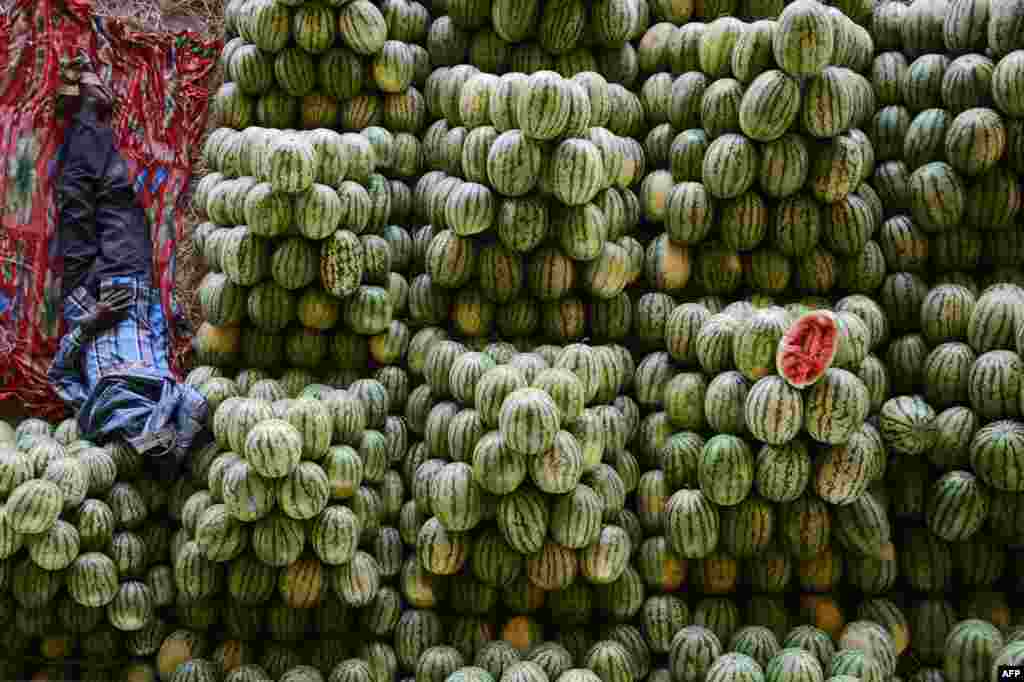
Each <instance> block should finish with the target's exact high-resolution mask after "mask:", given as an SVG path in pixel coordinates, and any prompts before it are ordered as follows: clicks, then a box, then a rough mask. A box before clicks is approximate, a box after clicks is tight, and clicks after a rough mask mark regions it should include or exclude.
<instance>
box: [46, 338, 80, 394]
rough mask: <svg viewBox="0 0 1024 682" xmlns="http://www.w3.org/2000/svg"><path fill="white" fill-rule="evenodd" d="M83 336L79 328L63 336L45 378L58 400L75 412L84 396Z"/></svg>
mask: <svg viewBox="0 0 1024 682" xmlns="http://www.w3.org/2000/svg"><path fill="white" fill-rule="evenodd" d="M83 342H84V335H83V332H82V328H81V327H75V328H74V329H73V330H71V331H70V332H69V333H67V334H65V335H64V338H63V339H61V341H60V348H59V349H58V350H57V355H56V356H55V357H54V359H53V364H52V365H50V371H49V372H48V373H47V378H48V379H49V380H50V384H51V385H52V386H53V390H54V391H56V392H57V395H58V396H60V399H61V400H63V401H64V402H65V403H67V405H68V407H71V408H73V409H75V410H77V409H78V408H80V407H81V406H82V404H83V403H85V399H86V398H87V397H88V396H87V395H86V389H85V382H84V380H83V377H82V369H81V364H82V363H81V360H82V343H83Z"/></svg>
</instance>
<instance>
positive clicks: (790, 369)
mask: <svg viewBox="0 0 1024 682" xmlns="http://www.w3.org/2000/svg"><path fill="white" fill-rule="evenodd" d="M838 345H839V327H838V326H837V325H836V318H835V317H834V316H833V315H832V313H829V312H827V311H824V310H815V311H812V312H809V313H807V314H805V315H802V316H801V317H800V318H799V319H798V320H797V321H796V322H794V323H793V324H792V325H791V326H790V327H789V329H788V330H787V331H786V333H785V334H784V335H783V337H782V339H781V340H780V341H779V349H778V351H777V352H776V353H775V368H776V369H777V370H778V372H779V374H780V375H782V377H783V378H784V379H785V380H786V381H787V382H789V384H790V385H791V386H794V387H796V388H805V387H807V386H810V385H811V384H813V383H814V382H815V381H817V380H818V379H820V378H821V376H822V375H823V374H824V373H825V370H827V369H828V368H829V366H831V364H832V360H833V359H834V358H835V356H836V348H837V347H838Z"/></svg>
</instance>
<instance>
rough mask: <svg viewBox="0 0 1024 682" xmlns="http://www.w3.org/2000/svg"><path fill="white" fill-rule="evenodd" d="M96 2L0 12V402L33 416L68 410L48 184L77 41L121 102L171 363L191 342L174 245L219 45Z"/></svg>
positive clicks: (42, 0) (65, 118)
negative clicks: (54, 368)
mask: <svg viewBox="0 0 1024 682" xmlns="http://www.w3.org/2000/svg"><path fill="white" fill-rule="evenodd" d="M91 7H92V4H91V0H17V3H16V6H15V8H14V11H12V12H10V13H6V14H2V15H0V400H4V399H8V398H11V399H16V400H18V401H20V402H22V403H23V404H24V405H25V407H26V408H27V409H28V410H29V411H31V412H32V413H33V414H36V415H40V416H58V415H60V414H61V413H62V412H63V409H64V408H63V404H62V403H61V401H60V400H59V399H58V398H57V396H56V394H55V393H54V392H53V390H52V388H51V387H50V385H49V383H48V381H47V378H46V372H47V370H48V369H49V366H50V363H51V361H52V359H53V355H54V353H55V352H56V350H57V346H58V344H59V342H60V337H61V334H62V332H63V331H64V323H63V320H62V319H61V311H62V309H63V305H62V301H61V300H60V292H61V272H62V267H63V266H62V263H61V262H60V248H59V244H58V243H57V239H56V235H57V224H56V220H57V209H56V202H55V197H54V189H55V187H56V180H57V174H58V173H59V171H60V163H61V155H62V143H63V139H64V132H65V130H66V129H67V127H68V124H69V123H70V112H63V111H61V110H60V107H59V106H58V98H57V89H58V87H59V86H60V60H61V58H62V57H66V58H70V57H73V56H74V55H75V54H76V53H77V51H78V50H79V49H83V48H84V49H85V50H86V51H87V52H89V54H90V55H91V56H92V58H93V63H94V64H96V65H97V68H98V69H99V71H100V76H101V77H102V78H104V79H105V80H106V81H107V82H108V83H110V84H111V88H112V90H113V92H114V97H115V99H116V100H117V104H118V106H117V110H116V114H115V117H114V120H113V122H112V126H113V129H114V134H115V137H116V140H117V145H118V148H119V150H120V151H121V154H122V155H123V156H124V157H125V158H126V159H127V160H128V163H129V165H130V166H131V172H132V175H133V176H134V177H135V190H136V194H137V196H138V198H139V200H140V203H141V204H142V206H143V207H144V208H145V210H146V214H147V217H148V218H149V223H150V226H151V228H152V231H153V245H154V249H153V255H154V272H155V273H156V274H155V277H156V279H157V281H156V284H158V285H159V287H160V290H161V297H162V304H163V306H164V309H165V311H166V312H167V318H168V320H169V321H171V322H172V323H171V325H170V327H171V341H172V345H173V347H174V349H175V353H174V356H175V357H174V366H175V369H176V370H180V369H181V366H182V360H183V356H184V353H185V352H186V349H187V347H188V343H187V338H186V337H187V333H186V330H185V329H184V328H183V320H182V318H181V316H180V314H179V310H178V306H177V303H176V302H175V300H174V266H175V263H174V246H175V242H176V241H177V239H178V238H179V237H180V236H181V235H182V234H183V231H184V229H185V209H186V207H187V196H186V195H187V194H188V187H189V182H190V180H191V175H192V157H193V154H194V152H195V151H196V150H197V148H198V145H199V144H200V140H201V138H202V135H203V131H204V129H205V126H206V119H207V108H208V105H207V102H208V96H209V91H208V85H207V81H208V77H209V75H210V72H211V71H212V69H213V66H214V64H215V61H216V57H217V55H218V54H219V50H220V43H219V41H211V42H206V41H203V40H201V39H200V38H199V37H197V36H196V35H195V34H192V33H182V34H178V35H167V34H153V33H138V32H135V31H132V30H131V29H129V28H128V27H127V26H125V25H124V24H123V23H121V22H119V21H115V20H109V19H106V20H104V19H100V18H97V17H94V16H93V15H92V12H91Z"/></svg>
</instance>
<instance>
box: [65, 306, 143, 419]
mask: <svg viewBox="0 0 1024 682" xmlns="http://www.w3.org/2000/svg"><path fill="white" fill-rule="evenodd" d="M75 294H78V295H80V296H81V297H82V298H83V299H84V301H85V305H84V306H81V307H82V308H83V309H84V310H85V313H84V314H83V315H81V316H78V317H77V319H76V320H74V322H73V324H74V328H73V329H72V330H71V331H70V332H68V333H67V334H65V336H64V338H63V339H61V342H60V348H59V349H58V350H57V355H56V357H54V359H53V364H52V365H50V371H49V372H48V373H47V378H48V379H49V380H50V383H51V384H52V385H53V388H54V390H55V391H56V392H57V395H58V396H60V398H61V400H63V401H64V402H65V403H67V404H68V405H69V406H70V407H72V408H74V409H78V408H80V407H81V406H82V404H83V403H85V400H86V399H87V398H88V393H87V391H86V385H85V381H84V377H83V376H82V367H81V359H82V345H83V344H84V343H86V342H87V341H88V340H89V339H91V338H92V337H93V336H95V335H96V334H98V333H101V332H103V331H104V330H106V329H109V328H110V327H111V326H113V325H114V324H116V323H117V322H118V320H120V319H122V318H123V317H124V316H125V315H126V314H127V313H128V309H129V307H130V306H131V304H132V294H131V292H130V291H127V290H123V289H122V290H117V289H115V290H112V291H107V292H104V296H103V298H102V299H100V301H99V303H93V304H92V305H89V304H88V301H90V300H91V297H89V296H88V294H86V293H85V292H83V291H76V292H75ZM72 298H73V299H74V298H75V297H74V295H73V297H72Z"/></svg>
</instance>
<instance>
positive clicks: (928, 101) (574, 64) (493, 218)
mask: <svg viewBox="0 0 1024 682" xmlns="http://www.w3.org/2000/svg"><path fill="white" fill-rule="evenodd" d="M225 19H226V25H227V28H228V36H227V37H228V40H227V43H226V45H225V48H224V52H223V57H222V64H223V66H224V70H225V74H226V78H225V83H224V85H223V86H222V87H221V88H220V90H219V91H218V93H217V96H216V100H215V110H216V115H217V116H218V121H219V124H220V126H221V127H220V128H218V129H217V130H215V131H214V132H213V133H212V134H211V135H210V136H209V138H208V141H207V142H206V145H205V147H204V149H203V156H204V160H205V162H206V166H207V167H208V168H209V173H208V174H207V175H206V176H205V177H204V178H202V179H201V181H200V182H199V184H198V186H197V188H196V191H195V193H194V196H193V201H194V204H195V207H196V209H197V210H198V211H199V212H200V213H201V214H202V215H203V217H204V222H202V224H200V225H199V226H197V227H196V229H195V232H194V233H193V235H192V239H193V241H194V242H195V244H196V245H197V247H198V248H199V249H200V250H201V252H202V254H203V256H204V259H205V261H206V264H207V265H208V266H209V273H208V274H207V275H206V277H205V278H204V279H203V281H202V284H201V285H200V287H199V290H198V292H197V296H198V299H199V303H200V306H201V309H202V311H203V316H204V318H205V322H204V324H203V325H202V327H201V328H200V329H199V330H198V332H197V335H196V338H195V343H194V348H195V351H196V353H195V354H196V359H197V365H198V366H197V367H196V369H194V370H193V371H192V372H191V373H190V374H189V375H188V377H187V381H188V382H189V383H190V384H192V385H194V386H195V387H196V388H197V389H198V390H199V391H200V392H201V393H202V394H203V395H204V396H205V397H206V398H207V400H208V401H209V403H210V407H211V410H210V414H211V418H210V424H209V426H210V428H211V430H212V432H213V434H214V436H215V442H214V443H212V444H211V445H210V446H209V447H207V448H206V449H204V450H202V451H200V452H196V453H194V454H193V457H192V459H191V462H190V466H189V473H188V476H186V477H185V478H183V480H181V481H179V482H178V483H177V484H176V485H175V486H174V487H173V489H171V490H166V489H161V488H159V487H158V486H155V485H153V484H152V482H149V481H148V480H147V479H146V478H145V477H141V476H140V475H139V471H140V468H139V466H138V462H136V461H134V460H133V459H132V458H131V456H130V455H129V454H127V453H125V452H123V451H122V449H120V448H116V447H108V448H105V449H104V448H96V447H93V446H92V445H91V444H86V443H82V442H80V441H77V440H76V436H75V435H74V433H73V431H74V427H73V425H72V424H73V422H65V423H64V424H62V425H61V426H60V427H59V428H58V429H57V430H56V431H53V432H51V430H50V427H48V426H47V425H45V424H42V423H41V422H37V421H35V420H30V421H28V422H25V423H23V424H22V425H20V426H19V427H18V432H17V433H11V434H10V435H9V437H8V438H7V440H10V441H11V442H12V443H13V445H11V447H9V448H7V449H3V450H0V471H2V472H3V475H2V476H0V486H2V490H0V498H3V499H6V500H7V502H6V506H5V507H4V508H3V509H2V511H0V550H3V552H2V554H3V558H2V559H0V588H2V590H3V594H4V595H5V596H4V597H3V599H4V600H6V601H0V604H2V605H4V606H5V608H2V609H0V616H2V618H0V622H4V623H11V624H13V627H9V628H6V629H5V630H4V631H3V644H4V647H3V650H4V651H7V650H10V651H12V652H26V651H31V650H32V647H37V650H39V651H41V652H42V657H43V658H45V659H47V661H49V663H52V664H56V663H59V662H60V660H62V659H72V658H75V657H76V656H77V657H80V658H82V659H86V663H84V664H82V665H81V666H77V667H76V668H75V672H74V674H75V675H77V676H78V677H75V679H97V680H99V679H106V680H109V679H113V677H112V675H113V674H114V673H112V672H111V667H110V666H111V665H114V664H113V663H111V661H121V662H123V661H125V660H128V659H130V662H128V663H123V670H122V671H121V672H120V673H118V674H119V675H120V676H121V678H123V679H130V680H151V679H160V680H162V681H163V682H222V681H223V682H267V681H278V680H279V681H281V682H394V681H395V680H404V681H407V682H640V681H641V680H645V679H646V680H650V682H825V681H826V680H828V681H829V682H855V681H856V680H860V681H861V682H988V680H995V679H996V677H995V676H996V671H997V670H998V667H999V666H1002V665H1021V664H1024V607H1022V604H1024V580H1022V578H1021V573H1020V572H1019V571H1017V570H1015V569H1014V568H1013V566H1014V565H1016V562H1017V561H1020V560H1021V559H1024V223H1022V221H1024V215H1022V210H1021V209H1022V207H1024V188H1022V186H1021V181H1022V176H1024V0H914V2H912V3H910V4H904V3H903V2H899V1H885V0H883V1H881V2H871V1H868V0H832V1H830V2H828V3H824V2H817V0H794V1H792V2H786V1H784V0H596V1H593V2H590V1H586V0H432V1H431V0H421V1H416V0H379V1H378V0H372V1H371V0H331V1H328V2H306V1H305V0H232V1H231V2H230V3H229V5H228V7H227V9H226V14H225ZM0 440H3V438H0ZM79 463H80V465H77V464H79ZM79 471H84V472H86V473H85V474H79V473H77V472H79ZM75 476H79V478H82V477H83V476H84V479H83V480H85V479H88V481H89V483H88V485H87V486H86V488H85V492H83V493H82V494H81V495H80V496H79V497H80V498H81V499H79V497H75V494H72V493H71V492H69V490H70V488H71V487H72V486H74V485H77V484H76V483H75V482H74V481H75V480H77V479H75ZM94 479H95V480H94ZM69 500H73V501H69ZM101 509H105V510H106V513H107V514H109V515H110V517H109V518H110V524H111V527H110V528H109V529H108V530H103V531H100V530H97V529H99V528H100V527H101V526H100V525H99V524H100V521H99V520H97V519H99V517H100V515H101V513H100V511H99V510H101ZM140 510H141V511H140ZM94 516H95V519H94V518H93V517H94ZM83 519H84V520H83ZM44 521H45V523H44ZM44 526H45V527H44ZM104 528H106V527H104ZM101 532H102V533H107V535H102V536H101V535H100V533H101ZM72 537H74V538H77V539H76V540H74V542H77V543H78V544H77V545H75V544H73V542H72V540H71V539H70V538H72ZM100 557H104V558H103V559H101V558H100ZM104 561H105V562H107V563H109V564H110V565H112V566H115V567H116V572H114V573H111V574H110V575H111V576H112V580H107V582H103V581H102V580H100V579H99V578H96V579H94V580H93V581H92V582H89V583H88V587H87V588H86V587H81V583H76V582H75V580H77V579H78V578H76V576H78V575H80V574H81V573H82V572H83V571H86V570H97V569H95V567H96V566H99V565H100V564H101V563H103V565H107V564H106V563H104ZM90 567H91V568H90ZM104 579H106V578H104ZM75 585H79V587H77V588H76V587H75ZM83 590H84V591H83ZM85 594H87V598H84V599H85V601H86V602H87V603H85V604H82V603H80V601H79V599H78V597H81V596H82V595H85ZM8 595H9V596H8ZM43 595H46V596H45V598H44V597H43ZM76 595H77V596H76ZM52 605H56V606H57V608H56V609H54V608H53V606H52ZM119 630H123V631H126V632H128V633H129V634H118V631H119ZM37 644H38V646H41V647H42V648H41V649H38V646H37ZM8 659H9V660H8ZM8 659H4V654H3V653H0V660H8V665H9V666H10V667H9V669H10V670H11V671H12V672H14V673H22V674H23V673H25V672H26V671H32V670H36V669H37V668H39V667H40V666H36V665H35V663H33V662H32V660H30V659H26V658H23V657H18V658H15V657H12V656H8ZM102 659H106V662H107V664H108V665H107V667H104V666H103V665H99V663H103V660H102ZM118 665H121V663H119V664H118ZM62 670H63V669H61V668H58V667H54V666H53V665H44V666H42V671H43V672H41V673H40V674H41V675H44V677H41V678H40V679H60V675H62V674H65V675H67V674H71V673H66V672H62ZM13 676H14V677H18V675H17V674H14V675H13ZM3 677H5V676H4V675H0V678H3Z"/></svg>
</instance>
